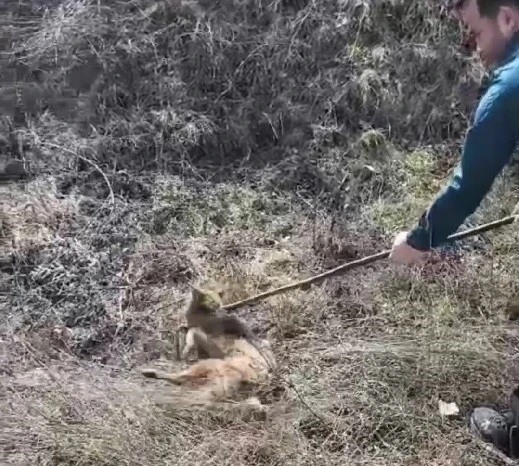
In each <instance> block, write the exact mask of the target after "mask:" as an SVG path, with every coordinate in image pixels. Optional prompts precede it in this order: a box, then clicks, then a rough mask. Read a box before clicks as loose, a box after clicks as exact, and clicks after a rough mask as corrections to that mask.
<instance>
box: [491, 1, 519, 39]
mask: <svg viewBox="0 0 519 466" xmlns="http://www.w3.org/2000/svg"><path fill="white" fill-rule="evenodd" d="M496 19H497V24H498V26H499V30H500V31H501V34H503V36H505V37H506V38H507V39H511V38H512V37H513V36H514V35H515V34H516V33H517V32H518V31H519V8H517V7H514V6H508V5H503V6H502V7H501V8H499V13H498V14H497V18H496Z"/></svg>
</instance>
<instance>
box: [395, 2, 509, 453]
mask: <svg viewBox="0 0 519 466" xmlns="http://www.w3.org/2000/svg"><path fill="white" fill-rule="evenodd" d="M449 3H450V5H449V6H450V7H451V8H452V10H453V11H454V13H455V14H456V17H457V18H458V19H459V20H460V21H461V22H462V23H463V25H464V26H465V27H466V28H467V29H468V30H469V31H470V33H471V34H473V38H474V40H475V42H476V45H477V49H478V52H479V55H480V57H481V59H482V61H483V63H484V65H485V66H486V67H487V68H490V69H492V76H491V80H490V83H489V87H488V88H487V90H486V92H485V94H484V95H483V97H482V98H481V100H480V102H479V105H478V107H477V109H476V113H475V116H474V121H473V123H472V126H471V127H470V129H469V131H468V133H467V136H466V140H465V145H464V148H463V153H462V157H461V161H460V163H459V165H458V167H457V169H456V171H455V173H454V176H453V178H452V180H451V182H450V183H449V185H448V186H447V187H446V188H445V189H444V190H443V191H442V192H441V193H440V194H439V195H438V196H437V197H436V199H435V200H434V201H433V202H432V204H431V206H430V207H429V209H428V210H427V211H426V212H425V213H424V214H423V216H422V218H421V219H420V220H419V222H418V225H417V226H416V227H415V228H413V229H412V230H411V231H404V232H401V233H399V234H398V235H396V238H395V240H394V243H393V248H392V251H391V254H390V259H392V260H393V261H395V262H398V263H403V264H414V263H417V262H419V261H421V260H422V259H423V258H424V256H425V255H426V254H427V252H428V251H430V250H431V249H433V248H435V247H437V246H439V245H441V244H443V243H445V242H446V241H447V237H448V236H449V235H451V234H452V233H454V232H455V231H456V230H457V229H458V228H459V227H460V226H461V224H462V223H463V222H464V221H465V219H466V218H467V217H468V216H469V215H471V214H472V213H473V212H474V211H475V210H476V209H477V207H478V206H479V205H480V203H481V201H482V200H483V198H484V197H485V196H486V194H487V193H488V191H489V190H490V188H491V187H492V185H493V183H494V180H495V179H496V177H497V176H498V175H499V174H500V173H501V171H502V170H503V168H504V167H505V165H507V163H508V162H509V161H510V160H511V158H512V155H513V152H514V151H515V148H516V146H517V143H518V141H519V0H450V1H449ZM517 400H519V393H516V392H514V394H512V405H514V404H515V401H517ZM512 407H513V406H512ZM514 411H515V410H514ZM513 417H517V416H514V415H513V413H512V411H509V412H506V413H497V412H496V411H493V410H491V409H488V408H476V409H475V410H474V412H473V413H472V416H471V426H472V428H474V429H475V430H476V431H477V432H479V433H480V434H482V435H483V437H484V438H485V439H487V440H489V441H491V442H493V443H494V445H495V446H496V447H498V448H499V449H500V450H501V451H503V452H506V453H507V454H508V455H510V456H513V457H519V440H518V438H519V435H517V433H516V428H515V424H516V423H517V422H519V419H515V420H514V419H513ZM517 429H519V427H518V428H517Z"/></svg>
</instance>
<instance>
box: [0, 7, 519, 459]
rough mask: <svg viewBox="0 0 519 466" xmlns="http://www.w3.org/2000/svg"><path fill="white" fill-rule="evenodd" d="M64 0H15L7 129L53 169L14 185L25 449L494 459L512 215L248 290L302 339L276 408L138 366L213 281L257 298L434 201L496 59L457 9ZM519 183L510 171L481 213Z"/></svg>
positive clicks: (254, 312)
mask: <svg viewBox="0 0 519 466" xmlns="http://www.w3.org/2000/svg"><path fill="white" fill-rule="evenodd" d="M48 3H49V2H48ZM50 3H52V4H50V6H49V11H47V12H45V11H43V10H42V9H38V8H37V7H36V6H34V5H35V4H36V3H35V4H34V5H32V4H28V3H27V4H23V3H22V2H6V5H5V7H3V8H5V9H6V12H5V15H7V14H11V15H13V16H12V18H11V20H10V21H11V24H13V25H14V28H11V29H9V33H10V34H11V35H12V37H13V41H12V42H11V43H6V44H5V50H6V52H7V53H5V52H4V55H6V58H5V66H4V67H3V68H2V70H1V79H2V80H4V81H6V82H7V81H9V80H12V79H13V76H15V77H18V78H19V79H23V80H24V81H25V82H26V83H25V84H23V85H22V84H21V85H20V87H21V95H22V99H21V104H20V105H21V108H16V105H15V103H16V99H15V97H14V94H13V92H14V91H13V90H12V89H10V88H8V87H4V88H3V89H2V91H1V92H0V104H1V105H2V110H3V111H2V114H3V115H4V116H5V118H4V120H3V121H2V125H4V126H3V131H4V134H9V123H10V122H12V121H13V119H14V120H16V118H17V117H18V125H19V127H20V128H21V132H22V133H23V136H24V141H25V146H24V153H23V155H24V157H25V158H26V160H27V161H28V163H29V165H30V167H31V170H32V171H33V172H34V173H35V174H36V177H35V178H33V179H31V180H30V181H28V182H27V183H25V184H23V185H22V184H18V185H7V186H1V187H0V190H1V191H0V196H1V201H2V211H1V218H0V220H1V224H0V225H1V228H0V232H1V236H0V271H1V273H2V275H1V280H0V286H1V289H0V291H1V296H0V298H1V299H0V303H3V304H2V306H3V309H2V312H1V313H0V373H1V374H2V378H1V379H0V387H1V390H0V394H2V396H1V397H0V407H1V412H2V421H3V422H2V423H0V426H1V427H0V444H1V445H2V455H3V457H2V462H3V464H13V465H15V464H16V465H22V464H23V465H26V464H31V465H32V464H42V465H72V464H74V465H78V464H79V465H104V464H106V465H119V464H121V465H122V464H128V465H140V464H142V465H155V464H156V465H159V464H161V465H162V464H171V465H183V464H190V465H192V464H204V465H205V464H218V465H227V464H229V465H231V464H232V465H235V464H243V465H281V464H287V465H306V464H308V465H334V464H337V465H339V464H341V465H342V464H352V465H353V464H355V465H361V464H366V465H367V464H369V465H387V464H399V465H442V466H443V465H454V464H457V465H461V464H463V465H476V464H481V465H488V464H494V463H492V462H493V461H494V459H493V458H492V457H491V456H488V454H487V453H486V452H485V451H484V450H483V449H481V448H480V446H478V445H477V444H475V443H474V441H473V439H472V438H471V437H470V435H469V434H468V432H467V429H466V427H465V416H466V414H467V413H468V412H469V410H470V408H471V407H473V406H474V405H475V404H479V403H498V404H499V403H503V402H506V397H507V395H508V392H509V390H510V388H511V386H512V384H513V383H514V381H516V379H517V374H516V371H515V370H514V365H513V363H514V359H515V350H516V346H517V341H518V340H517V337H516V336H515V335H516V331H515V330H514V325H510V324H509V323H508V321H507V318H506V315H505V307H506V304H507V302H508V300H509V299H510V298H511V297H512V296H513V294H514V293H515V292H516V291H517V281H516V275H517V272H518V270H517V260H516V259H517V250H518V246H517V245H518V244H519V243H518V236H519V230H518V229H517V228H516V227H510V228H506V229H503V230H502V231H499V232H495V233H489V234H486V235H485V238H476V239H474V240H470V241H464V242H463V244H460V247H459V248H457V249H454V250H452V251H450V252H448V253H445V254H446V256H445V257H444V258H443V260H441V261H437V260H434V259H435V258H433V260H431V263H429V264H428V265H427V266H426V267H424V268H423V269H422V270H409V269H406V268H402V267H397V266H394V265H388V264H387V263H384V262H381V263H378V264H375V265H372V266H369V267H364V268H362V269H358V270H356V271H354V272H352V273H350V274H348V275H345V276H344V277H340V278H336V279H331V280H329V281H328V282H326V283H324V284H323V285H319V286H315V287H313V288H312V289H310V290H308V291H305V292H302V291H294V292H290V293H288V294H286V295H284V296H279V297H276V298H272V299H269V300H267V301H266V302H264V303H261V304H258V305H257V306H256V307H255V308H253V309H246V310H239V311H236V312H238V314H239V315H241V316H243V317H245V318H247V319H249V320H250V321H253V322H254V323H255V324H256V326H257V328H258V331H259V332H260V333H261V334H263V335H268V337H269V338H270V339H271V342H272V344H273V347H274V349H275V353H276V356H277V358H278V359H279V362H280V366H281V368H280V373H279V376H278V377H277V378H276V381H275V382H274V383H273V386H271V387H269V388H268V389H267V390H266V391H265V392H264V393H263V394H262V399H263V401H264V402H265V403H268V405H269V411H268V413H267V416H266V417H264V418H261V419H260V418H254V417H251V416H250V415H248V414H247V413H236V412H234V411H230V410H223V409H222V410H213V411H210V412H207V411H202V410H200V409H196V408H193V407H189V408H187V407H184V406H180V405H179V404H176V403H171V402H161V403H157V397H158V396H161V395H162V396H166V395H167V393H168V390H169V388H168V387H167V386H165V385H161V384H159V383H149V382H148V381H146V382H145V381H143V380H142V377H141V376H140V374H139V368H140V367H142V365H144V364H147V365H150V364H154V363H156V362H157V361H159V360H167V359H168V358H171V357H172V355H173V348H172V343H171V338H172V334H173V330H174V326H173V324H174V321H175V318H176V317H177V315H178V313H179V312H181V311H182V310H183V306H184V305H185V303H186V300H187V299H188V297H189V284H190V283H192V282H197V283H202V284H209V285H210V286H214V287H220V288H222V289H223V290H224V292H225V293H224V299H225V301H227V302H229V301H233V300H236V299H239V298H244V297H246V296H248V295H249V294H252V293H255V292H258V291H263V290H265V289H267V288H270V287H273V286H276V285H280V284H283V283H285V282H287V281H291V280H293V279H298V278H301V277H305V276H309V275H310V274H312V273H316V272H320V271H322V270H324V269H325V268H330V267H333V266H335V265H338V264H339V263H341V262H343V261H348V260H351V259H354V258H359V257H362V256H364V255H368V254H372V253H375V252H378V251H380V250H383V249H386V248H388V247H389V245H390V242H391V239H392V237H393V235H394V234H395V233H396V232H397V231H399V230H400V229H401V228H406V227H409V226H411V225H413V224H414V222H416V221H417V218H418V216H419V215H420V214H421V213H422V211H423V209H424V208H425V207H426V206H427V204H428V203H429V202H430V201H431V199H432V198H433V197H434V195H435V194H436V193H437V191H438V190H439V189H440V188H441V187H442V186H443V184H444V183H445V182H446V180H447V179H448V176H449V174H450V170H451V169H452V167H453V166H454V164H455V163H456V161H457V158H458V156H459V150H460V144H461V143H462V138H463V135H464V132H465V130H466V128H467V125H468V123H469V121H470V115H471V110H472V108H473V105H474V104H475V102H476V98H477V93H478V89H479V86H480V84H481V80H482V79H483V77H484V76H483V73H482V71H481V70H480V69H479V67H478V64H477V62H475V61H474V60H473V59H472V58H471V57H469V56H466V55H464V54H463V51H462V50H460V49H459V47H458V42H459V36H458V31H457V28H456V25H453V24H451V23H449V22H448V21H447V20H445V19H442V18H441V17H440V15H439V11H438V10H437V9H436V8H435V7H434V5H432V3H431V4H429V3H427V2H399V1H394V0H393V1H389V0H387V1H386V0H378V1H377V2H370V1H367V0H366V1H364V2H362V1H353V0H352V1H350V0H345V1H342V2H332V1H328V0H325V1H322V2H319V3H313V2H307V1H304V0H302V1H296V0H283V1H273V0H268V1H266V2H260V1H258V0H244V1H239V0H220V1H218V2H216V3H208V2H205V1H203V0H199V1H198V2H195V1H190V2H184V3H181V4H180V3H179V2H177V3H175V2H174V1H170V2H168V3H153V2H151V1H145V0H139V1H137V0H133V1H129V2H117V1H101V2H98V1H93V0H92V1H91V0H69V1H65V2H58V1H56V2H50ZM58 4H61V6H58ZM31 5H32V6H31ZM6 17H7V16H6ZM6 31H7V29H6ZM20 115H21V116H22V119H21V120H20ZM20 121H22V122H23V123H20ZM3 144H4V146H5V147H6V151H9V150H10V149H9V148H11V149H12V144H11V142H10V139H9V138H7V137H6V140H5V141H3ZM517 191H518V187H517V182H516V178H515V176H514V174H513V173H512V172H511V171H510V172H507V173H506V174H505V175H504V176H503V177H502V179H500V180H499V183H497V184H496V186H495V187H494V190H493V192H492V195H491V196H490V197H489V198H488V199H487V200H486V201H485V202H484V205H483V206H482V207H481V209H479V210H478V212H477V213H476V215H474V218H472V219H471V223H472V224H474V223H481V222H484V221H489V220H493V219H496V218H498V217H500V216H502V215H506V214H508V213H509V212H510V211H511V209H512V207H513V205H514V203H515V200H516V198H517V197H516V193H517ZM439 254H440V253H438V255H439ZM436 258H437V257H436ZM439 400H443V401H446V402H456V403H457V405H458V406H459V408H460V414H459V415H456V416H453V417H448V418H444V417H441V416H440V414H439V412H438V401H439ZM495 464H499V463H495Z"/></svg>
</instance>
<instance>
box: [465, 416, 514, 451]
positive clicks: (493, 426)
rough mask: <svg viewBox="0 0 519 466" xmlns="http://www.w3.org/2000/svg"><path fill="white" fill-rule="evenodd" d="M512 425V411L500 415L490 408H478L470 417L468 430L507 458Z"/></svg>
mask: <svg viewBox="0 0 519 466" xmlns="http://www.w3.org/2000/svg"><path fill="white" fill-rule="evenodd" d="M513 425H514V416H513V414H512V410H507V411H504V412H502V413H500V412H498V411H495V410H494V409H492V408H486V407H478V408H476V409H474V411H473V412H472V414H471V416H470V429H471V430H472V431H473V432H474V433H475V434H476V435H478V436H479V437H481V438H482V439H483V440H484V441H486V442H489V443H492V444H493V445H494V446H495V447H496V448H497V449H498V450H499V451H501V452H503V453H504V454H505V455H507V456H510V453H511V451H510V450H511V449H510V429H511V428H512V426H513ZM514 432H515V429H514Z"/></svg>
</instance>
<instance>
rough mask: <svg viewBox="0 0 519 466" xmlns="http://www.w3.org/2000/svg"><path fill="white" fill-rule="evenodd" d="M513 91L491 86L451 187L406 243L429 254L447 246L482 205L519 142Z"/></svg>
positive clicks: (517, 113) (470, 132) (480, 106)
mask: <svg viewBox="0 0 519 466" xmlns="http://www.w3.org/2000/svg"><path fill="white" fill-rule="evenodd" d="M517 102H518V99H517V91H515V90H514V91H513V92H511V91H510V89H509V88H506V87H505V86H504V85H502V83H498V84H493V85H492V86H491V87H490V88H489V89H488V90H487V92H486V94H485V95H484V96H483V98H482V100H481V102H480V104H479V106H478V108H477V110H476V114H475V116H474V121H473V124H472V126H471V128H470V129H469V131H468V133H467V137H466V139H465V145H464V148H463V153H462V157H461V161H460V163H459V164H458V167H457V168H456V170H455V172H454V175H453V177H452V179H451V181H450V183H449V184H448V185H447V186H446V188H445V189H444V190H443V191H442V192H441V193H440V194H439V195H438V196H437V197H436V199H435V200H434V201H433V203H432V205H431V206H430V207H429V209H428V210H427V211H426V212H425V213H424V214H423V216H422V217H421V219H420V221H419V223H418V225H417V226H416V227H415V228H414V229H413V230H411V231H410V232H409V234H408V237H407V242H408V244H409V245H410V246H412V247H414V248H415V249H419V250H422V251H427V250H429V249H432V248H435V247H437V246H439V245H441V244H442V243H444V242H446V241H447V239H448V236H449V235H451V234H452V233H454V232H455V231H456V230H457V229H458V228H459V227H460V226H461V225H462V224H463V222H464V221H465V219H466V218H467V217H468V216H469V215H471V214H472V213H473V212H474V211H475V210H476V209H477V208H478V206H479V205H480V203H481V201H482V200H483V198H484V197H485V196H486V194H487V193H488V192H489V191H490V189H491V187H492V185H493V183H494V180H495V179H496V177H497V176H498V175H499V174H500V172H501V171H502V170H503V168H504V166H505V165H506V164H507V163H508V162H509V160H510V158H511V156H512V154H513V152H514V150H515V147H516V145H517V141H518V121H519V118H518V116H519V107H518V106H517V105H516V103H517Z"/></svg>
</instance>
